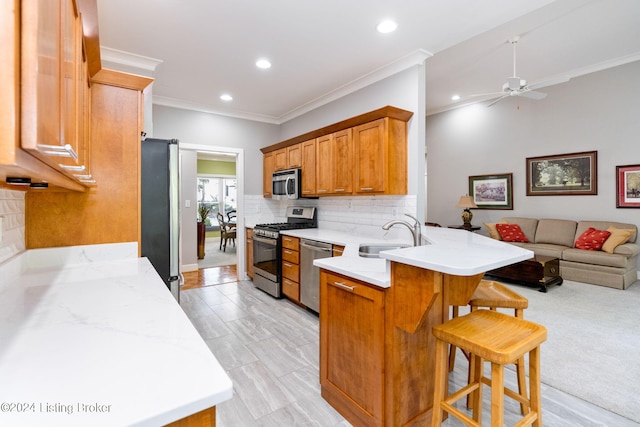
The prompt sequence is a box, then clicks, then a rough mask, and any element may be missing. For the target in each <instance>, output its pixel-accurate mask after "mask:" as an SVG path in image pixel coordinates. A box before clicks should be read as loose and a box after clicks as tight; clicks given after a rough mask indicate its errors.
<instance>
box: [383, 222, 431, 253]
mask: <svg viewBox="0 0 640 427" xmlns="http://www.w3.org/2000/svg"><path fill="white" fill-rule="evenodd" d="M405 215H406V216H408V217H409V218H411V219H412V220H414V221H415V223H414V224H413V225H411V224H409V223H408V222H407V221H402V220H400V219H394V220H392V221H389V222H388V223H386V224H385V225H383V226H382V229H383V230H389V229H390V228H391V227H393V226H394V225H396V224H401V225H404V226H405V227H407V228H408V229H409V230H411V234H412V235H413V246H419V245H420V239H421V237H422V228H421V227H420V221H418V219H417V218H416V217H414V216H413V215H409V214H405Z"/></svg>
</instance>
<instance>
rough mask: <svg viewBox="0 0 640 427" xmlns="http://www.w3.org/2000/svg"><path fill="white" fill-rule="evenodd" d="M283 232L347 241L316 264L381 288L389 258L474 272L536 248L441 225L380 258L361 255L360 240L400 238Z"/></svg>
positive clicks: (526, 255) (523, 256)
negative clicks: (340, 252) (336, 252)
mask: <svg viewBox="0 0 640 427" xmlns="http://www.w3.org/2000/svg"><path fill="white" fill-rule="evenodd" d="M283 234H287V235H291V236H296V237H300V238H307V239H311V240H318V241H323V242H328V243H333V244H339V245H344V246H345V251H344V253H343V255H342V256H341V257H334V258H323V259H318V260H315V261H314V265H316V266H317V267H320V268H323V269H326V270H329V271H333V272H335V273H339V274H343V275H345V276H348V277H352V278H354V279H358V280H362V281H364V282H367V283H371V284H373V285H376V286H379V287H382V288H388V287H389V286H390V268H389V262H390V261H394V262H399V263H403V264H409V265H413V266H416V267H421V268H425V269H430V270H434V271H440V272H443V273H447V274H452V275H458V276H472V275H475V274H479V273H484V272H486V271H489V270H492V269H495V268H498V267H502V266H505V265H509V264H513V263H516V262H520V261H524V260H527V259H530V258H532V257H533V252H532V251H530V250H527V249H523V248H520V247H517V246H514V245H509V244H507V243H504V242H500V241H498V240H494V239H491V238H489V237H485V236H483V235H480V234H476V233H471V232H468V231H466V230H456V229H450V228H440V227H426V228H424V227H423V229H422V241H423V242H424V244H423V245H421V246H415V247H413V246H412V247H408V248H403V249H394V250H389V251H384V252H381V253H380V257H381V258H378V259H375V258H363V257H360V256H359V255H358V248H359V246H360V244H362V243H377V242H387V243H389V242H397V241H388V240H382V239H375V238H368V237H366V236H361V235H353V234H349V233H342V232H336V231H331V230H323V229H320V228H317V229H302V230H290V231H286V232H284V233H283ZM401 243H405V244H406V243H408V241H402V242H401Z"/></svg>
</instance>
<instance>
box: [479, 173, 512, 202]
mask: <svg viewBox="0 0 640 427" xmlns="http://www.w3.org/2000/svg"><path fill="white" fill-rule="evenodd" d="M469 195H470V196H471V197H473V201H474V202H475V203H476V205H478V209H513V174H511V173H503V174H498V175H475V176H470V177H469Z"/></svg>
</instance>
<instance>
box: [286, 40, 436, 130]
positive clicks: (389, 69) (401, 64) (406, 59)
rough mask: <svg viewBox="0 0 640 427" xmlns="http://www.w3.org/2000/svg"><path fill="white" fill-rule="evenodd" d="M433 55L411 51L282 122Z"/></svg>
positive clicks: (330, 93) (311, 103)
mask: <svg viewBox="0 0 640 427" xmlns="http://www.w3.org/2000/svg"><path fill="white" fill-rule="evenodd" d="M432 56H433V54H432V53H430V52H427V51H426V50H423V49H418V50H416V51H414V52H411V53H410V54H408V55H405V56H403V57H402V58H400V59H397V60H396V61H393V62H391V63H389V64H387V65H384V66H382V67H380V68H377V69H375V70H373V71H371V72H369V73H367V74H365V75H363V76H362V77H359V78H357V79H355V80H353V81H351V82H349V83H347V84H345V85H343V86H340V87H338V88H336V89H334V90H332V91H330V92H328V93H327V94H325V95H322V96H320V97H318V98H316V99H314V100H312V101H310V102H308V103H306V104H303V105H301V106H300V107H297V108H295V109H293V110H291V111H290V112H288V113H285V114H284V115H283V116H281V117H280V123H285V122H287V121H289V120H292V119H294V118H296V117H298V116H301V115H303V114H305V113H308V112H309V111H312V110H315V109H316V108H319V107H322V106H323V105H325V104H328V103H330V102H332V101H335V100H337V99H339V98H342V97H344V96H346V95H349V94H351V93H353V92H356V91H358V90H360V89H362V88H364V87H367V86H369V85H371V84H373V83H377V82H379V81H381V80H384V79H386V78H387V77H391V76H392V75H394V74H398V73H400V72H402V71H405V70H408V69H409V68H411V67H413V66H416V65H422V64H423V63H424V61H426V60H427V59H428V58H431V57H432Z"/></svg>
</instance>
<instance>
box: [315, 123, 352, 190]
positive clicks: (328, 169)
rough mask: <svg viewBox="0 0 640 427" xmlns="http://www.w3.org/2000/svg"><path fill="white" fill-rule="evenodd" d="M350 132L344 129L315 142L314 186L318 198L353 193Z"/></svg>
mask: <svg viewBox="0 0 640 427" xmlns="http://www.w3.org/2000/svg"><path fill="white" fill-rule="evenodd" d="M351 135H352V130H351V129H345V130H341V131H339V132H334V133H332V134H330V135H326V136H323V137H320V138H318V139H317V140H316V144H317V149H316V167H315V169H316V185H317V189H318V195H319V196H327V195H345V194H352V193H353V185H352V184H353V172H352V169H353V165H352V162H353V140H352V136H351Z"/></svg>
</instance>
